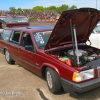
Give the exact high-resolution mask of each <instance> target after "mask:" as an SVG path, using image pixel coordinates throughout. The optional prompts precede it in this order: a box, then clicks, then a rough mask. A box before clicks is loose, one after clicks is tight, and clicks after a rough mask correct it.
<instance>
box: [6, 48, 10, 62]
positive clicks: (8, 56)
mask: <svg viewBox="0 0 100 100" xmlns="http://www.w3.org/2000/svg"><path fill="white" fill-rule="evenodd" d="M9 59H10V55H9V52H8V51H7V50H6V60H7V61H9Z"/></svg>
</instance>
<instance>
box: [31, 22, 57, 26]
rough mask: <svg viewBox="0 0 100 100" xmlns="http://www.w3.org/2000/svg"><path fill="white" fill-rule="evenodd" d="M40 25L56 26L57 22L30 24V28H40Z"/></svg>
mask: <svg viewBox="0 0 100 100" xmlns="http://www.w3.org/2000/svg"><path fill="white" fill-rule="evenodd" d="M39 25H44V26H45V25H47V26H54V25H55V21H52V22H49V21H48V22H30V26H39Z"/></svg>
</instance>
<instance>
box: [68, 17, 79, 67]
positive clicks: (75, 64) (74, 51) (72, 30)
mask: <svg viewBox="0 0 100 100" xmlns="http://www.w3.org/2000/svg"><path fill="white" fill-rule="evenodd" d="M69 21H70V28H71V35H72V44H73V54H74V64H75V68H77V63H76V55H75V45H74V35H73V26H72V20H71V19H70V16H69Z"/></svg>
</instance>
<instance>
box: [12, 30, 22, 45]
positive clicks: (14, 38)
mask: <svg viewBox="0 0 100 100" xmlns="http://www.w3.org/2000/svg"><path fill="white" fill-rule="evenodd" d="M20 34H21V32H20V31H13V33H12V35H11V37H10V42H12V43H15V44H18V43H19V37H20Z"/></svg>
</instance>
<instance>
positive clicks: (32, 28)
mask: <svg viewBox="0 0 100 100" xmlns="http://www.w3.org/2000/svg"><path fill="white" fill-rule="evenodd" d="M53 28H54V27H53V26H27V27H16V28H5V29H9V30H19V31H30V32H36V31H45V30H53Z"/></svg>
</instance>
